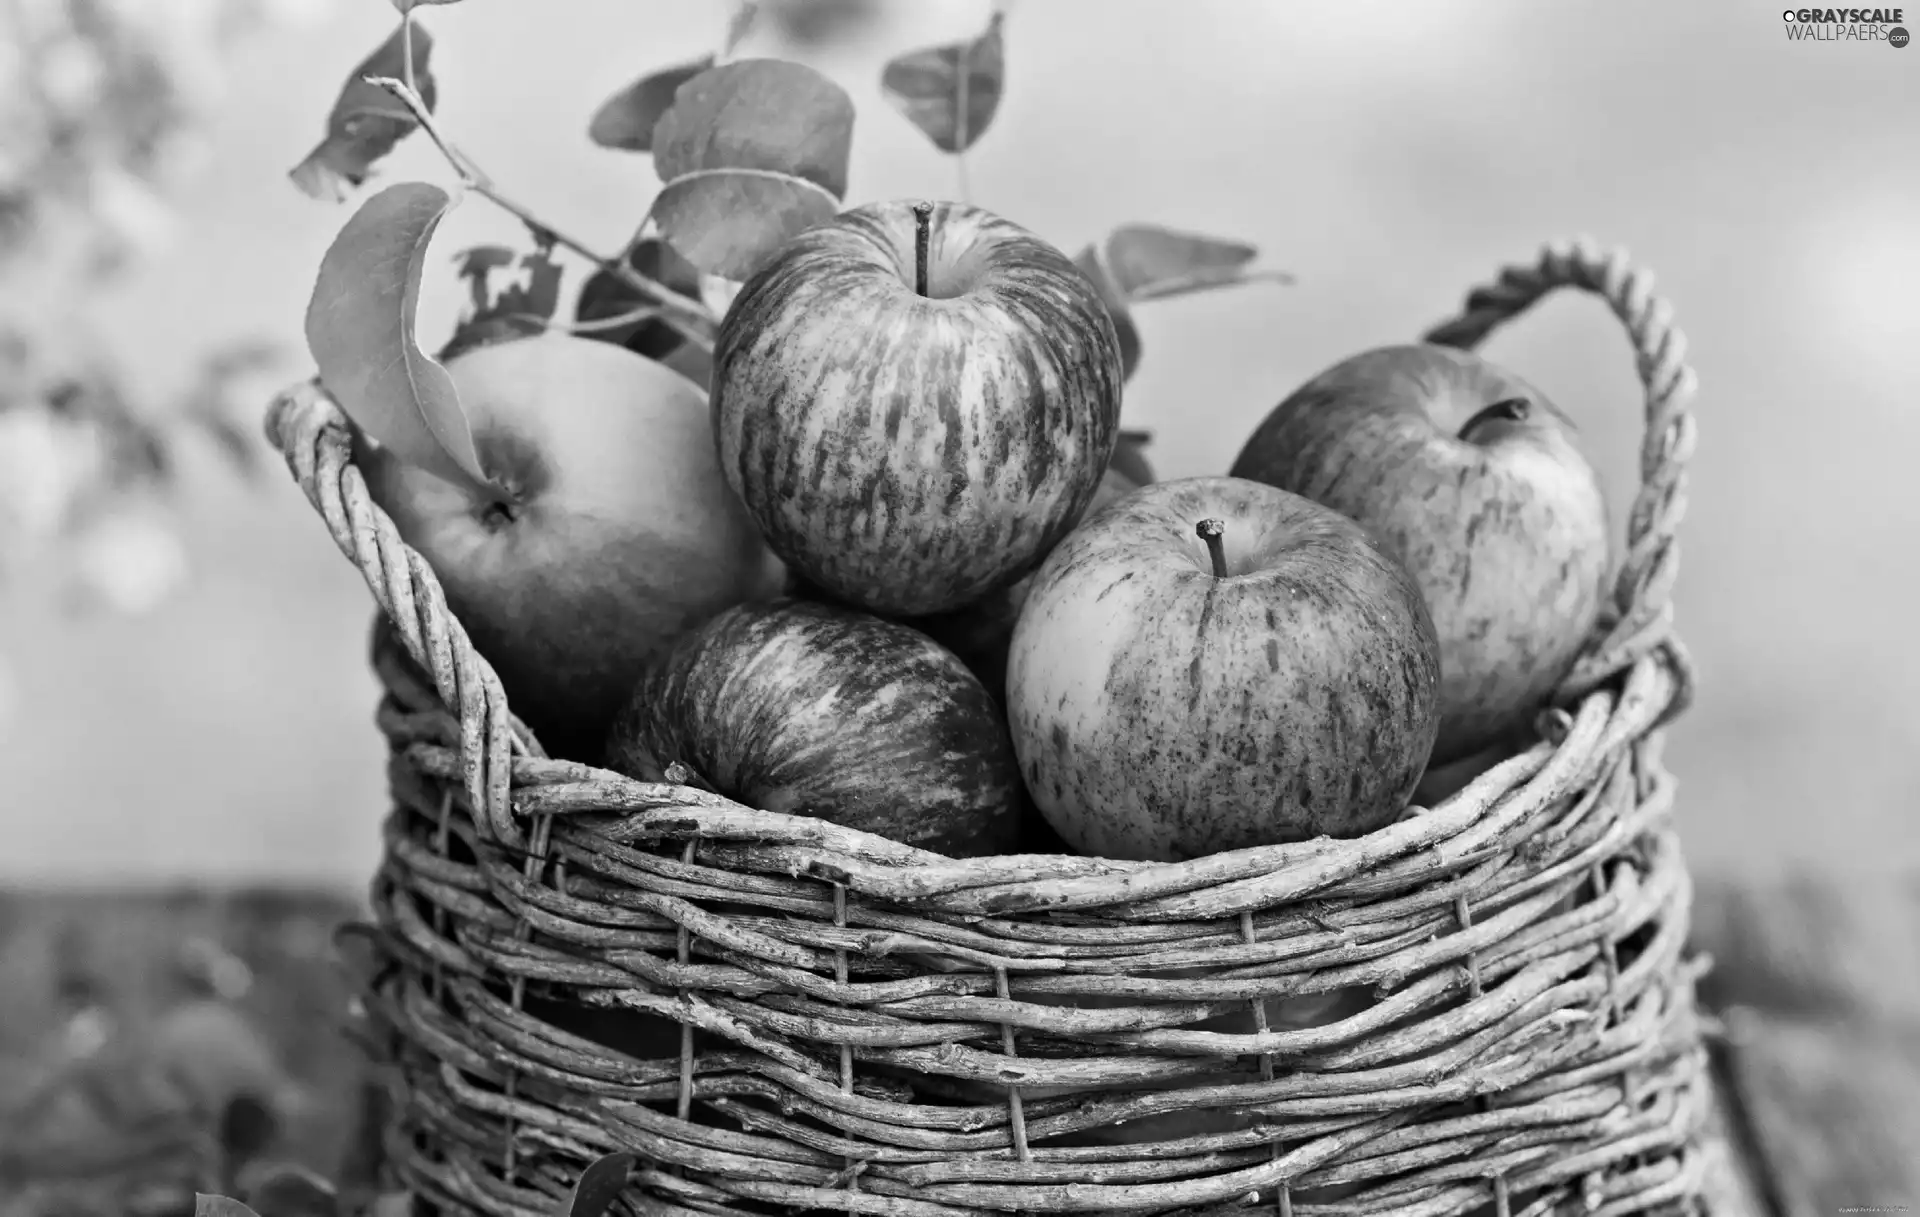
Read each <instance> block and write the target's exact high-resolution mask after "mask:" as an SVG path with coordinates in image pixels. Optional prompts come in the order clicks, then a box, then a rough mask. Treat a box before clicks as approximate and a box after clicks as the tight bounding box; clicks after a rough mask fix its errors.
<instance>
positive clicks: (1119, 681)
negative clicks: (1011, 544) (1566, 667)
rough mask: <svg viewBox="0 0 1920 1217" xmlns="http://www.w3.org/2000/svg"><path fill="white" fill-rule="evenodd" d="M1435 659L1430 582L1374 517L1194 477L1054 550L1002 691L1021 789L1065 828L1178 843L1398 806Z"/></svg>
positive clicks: (1347, 831)
mask: <svg viewBox="0 0 1920 1217" xmlns="http://www.w3.org/2000/svg"><path fill="white" fill-rule="evenodd" d="M1203 534H1204V535H1203ZM1439 681H1440V658H1439V644H1438V641H1437V640H1436V639H1435V637H1434V632H1433V622H1432V620H1431V619H1430V618H1429V616H1428V614H1427V609H1426V606H1425V605H1424V604H1423V603H1422V602H1421V598H1420V591H1419V589H1418V588H1417V587H1416V586H1414V583H1413V580H1412V578H1411V577H1409V576H1408V574H1407V573H1406V571H1405V570H1404V569H1402V568H1401V567H1400V565H1399V564H1398V563H1396V562H1395V561H1394V560H1393V559H1392V558H1391V557H1389V556H1388V555H1387V554H1386V553H1385V552H1384V551H1383V550H1382V549H1381V548H1380V547H1379V545H1378V544H1377V543H1376V542H1375V541H1374V540H1373V539H1372V538H1371V537H1369V536H1368V535H1367V533H1366V532H1365V530H1363V529H1362V528H1361V527H1360V526H1359V525H1357V524H1355V523H1354V522H1353V521H1351V520H1349V519H1347V518H1346V517H1344V516H1341V515H1339V514H1337V513H1336V512H1333V511H1331V510H1329V509H1327V508H1325V507H1322V506H1320V505H1318V504H1316V503H1313V502H1310V501H1309V500H1307V499H1304V498H1301V497H1300V496H1298V495H1293V494H1289V493H1287V492H1286V491H1283V490H1276V489H1274V488H1273V487H1270V486H1263V485H1261V484H1259V483H1257V482H1250V481H1246V480H1243V479H1240V478H1218V477H1215V478H1186V479H1182V480H1179V481H1173V482H1163V483H1160V484H1159V485H1156V486H1148V487H1146V488H1144V489H1141V490H1137V491H1135V492H1134V493H1133V494H1130V495H1128V496H1127V497H1126V498H1124V499H1122V500H1121V501H1119V502H1118V503H1115V504H1113V505H1111V506H1109V507H1107V508H1106V509H1105V510H1104V511H1102V512H1101V513H1100V514H1099V515H1097V516H1095V517H1094V518H1092V519H1090V520H1088V521H1086V523H1084V524H1082V525H1081V526H1080V527H1079V528H1077V529H1075V530H1074V531H1073V533H1071V534H1070V535H1069V536H1068V537H1067V539H1066V540H1065V541H1063V542H1061V543H1060V545H1059V546H1058V547H1056V548H1055V549H1054V551H1053V552H1052V553H1051V554H1050V555H1048V557H1047V560H1046V561H1045V562H1044V563H1043V564H1042V565H1041V567H1040V570H1039V573H1038V574H1036V575H1035V576H1034V579H1033V586H1032V588H1031V589H1030V590H1029V592H1028V594H1027V603H1026V606H1025V608H1023V609H1022V610H1021V613H1020V621H1019V624H1018V625H1017V626H1015V627H1014V632H1013V645H1012V650H1011V654H1010V655H1009V658H1008V662H1007V708H1008V719H1009V723H1010V725H1011V728H1012V732H1013V740H1014V749H1015V751H1016V752H1017V753H1018V755H1019V758H1020V765H1021V771H1022V773H1023V775H1024V776H1025V778H1026V784H1027V789H1028V791H1029V792H1030V793H1031V795H1032V796H1033V800H1034V802H1035V803H1036V804H1037V805H1038V806H1039V808H1040V811H1041V813H1042V814H1043V815H1044V816H1046V818H1047V820H1048V821H1049V822H1050V823H1051V824H1052V825H1053V826H1054V828H1055V829H1056V830H1057V831H1058V832H1059V833H1060V835H1061V836H1062V837H1063V838H1065V840H1066V841H1067V842H1068V843H1069V844H1070V845H1072V846H1073V847H1074V848H1075V849H1076V850H1078V851H1079V852H1081V853H1084V854H1092V855H1096V856H1101V857H1109V858H1124V859H1140V860H1148V861H1163V862H1177V861H1185V860H1187V859H1191V858H1197V857H1203V856H1205V855H1208V854H1213V853H1218V852H1222V851H1225V850H1232V849H1242V848H1247V847H1250V846H1257V845H1269V844H1276V843H1279V842H1284V841H1295V840H1302V839H1306V838H1310V837H1315V836H1322V835H1326V836H1355V835H1359V834H1362V833H1366V832H1369V831H1371V830H1373V829H1375V828H1378V827H1380V826H1381V825H1383V824H1385V823H1387V822H1389V821H1390V820H1392V819H1393V818H1394V817H1395V816H1396V815H1398V814H1399V812H1400V811H1401V810H1402V809H1403V808H1404V807H1405V806H1406V801H1407V796H1408V795H1409V794H1411V793H1412V791H1413V788H1414V785H1415V784H1416V783H1417V782H1418V781H1419V780H1420V774H1421V772H1422V771H1423V770H1424V769H1425V767H1426V762H1427V755H1428V753H1429V752H1430V751H1431V750H1432V747H1433V740H1434V735H1435V732H1436V731H1437V729H1438V726H1439V713H1438V709H1439Z"/></svg>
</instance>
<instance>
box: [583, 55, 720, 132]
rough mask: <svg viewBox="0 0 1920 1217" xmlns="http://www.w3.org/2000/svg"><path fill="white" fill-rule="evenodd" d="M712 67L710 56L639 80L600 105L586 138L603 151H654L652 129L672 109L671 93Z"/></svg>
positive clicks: (663, 69) (677, 65)
mask: <svg viewBox="0 0 1920 1217" xmlns="http://www.w3.org/2000/svg"><path fill="white" fill-rule="evenodd" d="M713 63H714V58H713V56H711V55H703V56H701V57H700V58H698V59H694V60H690V61H688V62H686V63H681V64H675V65H674V66H673V67H670V68H661V69H660V70H659V71H657V72H650V73H648V74H647V75H645V76H642V77H641V78H640V79H638V80H636V81H634V82H633V83H632V84H630V85H628V86H627V87H626V88H624V89H622V90H620V91H619V92H618V93H615V94H614V95H613V96H612V97H609V98H608V99H607V100H606V101H604V102H602V103H601V105H600V108H599V109H598V110H596V111H594V114H593V121H592V122H590V123H588V124H587V138H588V139H590V140H592V141H593V142H594V143H596V144H599V145H600V146H601V147H602V148H616V149H620V150H622V151H626V152H651V151H653V129H654V127H655V125H656V124H658V123H659V121H660V116H661V115H663V114H665V113H666V112H667V111H668V110H669V109H670V108H672V106H673V95H674V93H675V92H677V91H678V90H679V88H680V86H681V85H683V84H686V83H687V82H688V81H689V80H692V79H693V78H694V77H696V76H698V75H700V73H702V72H704V71H706V70H707V69H709V68H711V67H712V66H713Z"/></svg>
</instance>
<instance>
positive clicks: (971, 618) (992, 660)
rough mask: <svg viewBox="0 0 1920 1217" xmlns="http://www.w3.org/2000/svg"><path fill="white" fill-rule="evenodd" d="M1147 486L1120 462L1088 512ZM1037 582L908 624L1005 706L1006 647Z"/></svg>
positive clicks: (1025, 579) (1026, 579)
mask: <svg viewBox="0 0 1920 1217" xmlns="http://www.w3.org/2000/svg"><path fill="white" fill-rule="evenodd" d="M1144 484H1145V483H1143V482H1137V481H1135V480H1133V479H1132V478H1131V477H1129V476H1127V475H1126V474H1124V473H1122V472H1121V471H1120V468H1119V462H1118V461H1117V460H1116V461H1115V463H1114V464H1113V465H1112V466H1109V467H1108V469H1107V472H1106V474H1105V476H1103V477H1102V478H1101V479H1100V488H1099V489H1098V490H1097V491H1095V492H1094V495H1093V502H1092V503H1091V504H1089V505H1088V507H1087V515H1088V516H1091V515H1093V514H1094V513H1095V512H1097V511H1099V510H1100V509H1101V508H1102V507H1105V506H1106V505H1107V504H1109V503H1117V502H1119V501H1120V500H1121V499H1123V498H1125V497H1127V495H1129V494H1132V493H1133V492H1134V491H1136V490H1138V489H1140V487H1141V486H1142V485H1144ZM1082 518H1083V519H1084V518H1085V517H1082ZM1032 585H1033V576H1032V575H1022V576H1021V577H1020V578H1019V580H1017V581H1016V582H1014V583H1012V584H1011V585H1009V586H1007V587H1004V588H1002V589H1000V590H999V591H997V592H992V593H989V594H988V595H987V596H985V597H984V598H982V599H981V600H979V601H977V602H975V603H973V604H970V605H968V606H967V607H965V608H963V609H956V610H954V611H953V612H951V613H939V614H936V615H934V616H932V617H916V618H911V619H909V620H908V621H907V624H909V625H911V626H913V628H915V629H917V630H919V631H920V632H921V633H923V634H925V635H926V636H927V637H929V638H931V639H933V640H934V641H935V642H937V643H939V644H940V645H941V646H943V647H945V648H947V649H948V650H949V651H952V652H953V653H954V654H956V655H958V656H959V657H960V660H961V662H963V663H965V664H966V665H967V667H968V669H970V670H971V671H972V672H973V674H974V675H975V676H978V677H979V678H980V683H981V684H983V685H985V686H987V691H988V692H989V693H992V694H993V697H994V700H995V701H998V702H1000V703H1002V704H1005V702H1006V700H1007V647H1008V645H1009V644H1010V643H1011V642H1012V641H1013V626H1014V623H1015V622H1016V621H1018V620H1019V619H1020V608H1021V606H1022V605H1024V604H1025V603H1026V602H1027V589H1028V588H1030V587H1031V586H1032Z"/></svg>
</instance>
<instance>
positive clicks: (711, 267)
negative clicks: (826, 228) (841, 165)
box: [652, 169, 840, 279]
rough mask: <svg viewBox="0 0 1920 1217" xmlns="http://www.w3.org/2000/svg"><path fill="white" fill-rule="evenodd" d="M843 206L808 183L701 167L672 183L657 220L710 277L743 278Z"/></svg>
mask: <svg viewBox="0 0 1920 1217" xmlns="http://www.w3.org/2000/svg"><path fill="white" fill-rule="evenodd" d="M839 210H840V207H839V203H838V201H837V200H836V199H835V198H834V197H833V196H832V195H831V194H828V193H827V192H826V191H825V190H822V189H821V188H820V187H819V186H816V185H815V184H814V183H812V182H810V181H806V180H805V179H803V178H797V177H794V176H792V175H790V174H785V173H775V172H771V171H768V170H761V169H703V170H697V171H695V172H693V173H689V174H686V175H685V176H683V177H679V178H676V179H674V180H673V181H671V182H669V183H667V185H666V188H665V189H663V190H661V192H660V193H659V195H658V196H656V197H655V198H654V200H653V212H652V215H653V222H654V223H655V224H656V225H658V226H659V228H660V232H661V234H662V235H663V236H664V237H666V239H667V241H668V243H670V244H671V245H672V246H673V248H674V249H675V251H677V252H678V253H679V254H680V255H681V256H682V257H684V258H685V259H686V260H687V261H689V262H691V263H693V264H694V265H695V266H697V267H699V268H700V269H701V270H703V271H706V272H707V273H709V274H715V275H720V276H722V277H723V278H727V279H746V278H747V277H748V276H750V275H752V274H753V272H754V271H755V270H757V269H759V267H760V265H761V264H762V263H763V262H765V261H766V260H767V258H768V257H769V256H771V255H772V254H773V253H774V252H775V251H777V250H778V249H779V248H780V247H781V246H783V245H785V244H786V243H787V242H788V241H790V240H792V239H793V238H794V237H796V236H798V235H799V234H800V233H802V232H804V231H805V230H807V229H809V228H812V227H813V226H814V225H816V224H820V223H823V222H825V221H827V220H830V219H832V218H833V216H834V213H835V212H837V211H839Z"/></svg>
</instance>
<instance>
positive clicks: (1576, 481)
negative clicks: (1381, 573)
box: [1232, 345, 1612, 765]
mask: <svg viewBox="0 0 1920 1217" xmlns="http://www.w3.org/2000/svg"><path fill="white" fill-rule="evenodd" d="M1232 472H1233V475H1234V476H1235V477H1244V478H1251V479H1253V480H1254V481H1258V482H1265V483H1267V484H1268V485H1272V486H1278V487H1280V488H1281V489H1283V490H1290V491H1292V492H1293V493H1295V494H1301V495H1305V496H1306V497H1307V498H1310V499H1313V500H1314V501H1316V502H1319V503H1323V504H1325V505H1326V506H1328V507H1331V508H1333V509H1334V510H1335V511H1338V512H1340V513H1341V514H1343V515H1346V516H1349V517H1351V518H1352V519H1355V520H1358V521H1359V522H1360V523H1361V524H1362V525H1364V526H1365V527H1366V528H1367V530H1368V531H1370V532H1372V533H1373V534H1374V536H1375V537H1377V538H1378V539H1379V540H1380V542H1381V543H1382V544H1383V545H1384V546H1386V548H1387V550H1388V552H1390V553H1392V554H1393V555H1394V557H1395V558H1397V559H1398V560H1399V561H1400V562H1401V564H1403V565H1404V566H1405V567H1406V568H1407V570H1408V571H1409V572H1410V573H1411V574H1412V575H1413V577H1414V580H1415V581H1416V582H1417V583H1418V584H1419V585H1420V591H1421V594H1422V595H1423V596H1424V597H1425V598H1426V602H1427V607H1428V609H1429V610H1430V611H1431V612H1432V614H1433V621H1434V627H1435V628H1436V629H1437V630H1438V632H1439V635H1440V671H1441V686H1440V738H1439V742H1438V743H1437V744H1436V745H1435V747H1434V753H1433V761H1434V764H1435V765H1448V764H1450V763H1452V762H1455V761H1459V760H1462V759H1464V758H1466V757H1469V756H1472V755H1474V754H1476V753H1479V752H1481V751H1483V750H1485V749H1487V748H1489V747H1494V746H1497V745H1499V744H1500V743H1501V742H1502V741H1503V740H1505V739H1507V738H1509V737H1511V736H1513V735H1515V734H1516V733H1524V732H1525V731H1526V730H1528V729H1529V728H1530V726H1531V723H1532V719H1533V716H1534V714H1535V713H1536V712H1537V711H1538V710H1539V709H1540V707H1541V705H1542V703H1544V702H1545V701H1546V700H1547V699H1548V698H1549V697H1550V696H1551V695H1552V694H1553V692H1554V690H1555V689H1556V688H1557V687H1558V686H1559V684H1560V682H1561V680H1562V679H1563V678H1565V676H1566V674H1567V672H1568V671H1569V669H1571V668H1572V667H1573V664H1574V662H1575V661H1576V660H1577V659H1578V658H1579V655H1580V651H1581V648H1582V647H1583V646H1584V645H1585V643H1586V641H1587V638H1588V636H1589V635H1590V634H1591V633H1592V631H1593V627H1594V621H1595V618H1596V616H1597V615H1598V613H1599V610H1600V605H1601V601H1602V597H1603V596H1604V595H1605V591H1606V583H1607V575H1608V572H1609V570H1610V568H1611V565H1612V547H1611V541H1610V536H1611V534H1610V531H1609V529H1608V524H1607V503H1606V499H1605V496H1604V495H1603V494H1602V493H1601V487H1600V479H1599V476H1598V475H1597V474H1596V473H1595V472H1594V469H1593V466H1592V465H1591V464H1590V463H1589V462H1588V460H1587V457H1586V455H1585V454H1584V453H1583V452H1582V451H1581V447H1580V442H1579V437H1578V434H1577V433H1576V431H1575V429H1574V425H1573V422H1572V421H1571V420H1570V419H1568V418H1567V416H1566V415H1565V414H1562V413H1561V412H1560V410H1559V409H1558V408H1556V407H1555V406H1554V404H1553V403H1552V402H1551V401H1549V400H1548V399H1547V395H1546V394H1545V393H1542V392H1541V391H1540V390H1539V389H1538V388H1536V387H1535V386H1533V385H1531V384H1528V383H1527V382H1526V381H1525V380H1522V379H1521V378H1520V377H1519V376H1516V375H1514V374H1513V373H1512V372H1509V371H1507V370H1505V369H1504V368H1501V367H1498V366H1497V365H1495V364H1492V363H1490V362H1488V361H1487V360H1485V359H1482V358H1480V357H1479V356H1478V355H1475V354H1472V353H1471V352H1467V351H1460V350H1455V349H1453V348H1451V347H1442V346H1433V345H1410V346H1390V347H1381V348H1378V349H1376V350H1371V351H1366V352H1363V353H1361V354H1359V355H1355V356H1354V357H1352V358H1351V359H1346V360H1343V361H1342V362H1340V363H1338V364H1335V365H1334V366H1333V367H1331V368H1328V369H1327V370H1326V371H1324V372H1322V373H1320V374H1319V375H1318V376H1315V377H1314V378H1313V379H1312V380H1310V381H1308V382H1307V383H1306V384H1305V385H1302V386H1301V387H1300V388H1299V389H1297V390H1295V391H1294V393H1293V394H1292V395H1291V396H1289V397H1288V398H1287V399H1286V400H1285V401H1283V402H1281V403H1280V404H1279V405H1278V406H1277V407H1275V408H1274V411H1273V413H1272V414H1270V415H1268V417H1267V419H1266V421H1264V422H1263V423H1261V424H1260V427H1259V429H1258V430H1256V431H1255V432H1254V433H1253V436H1252V438H1250V439H1249V440H1248V441H1247V445H1246V447H1245V448H1244V449H1243V450H1242V451H1241V453H1240V456H1239V458H1238V459H1236V460H1235V461H1234V463H1233V470H1232Z"/></svg>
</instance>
